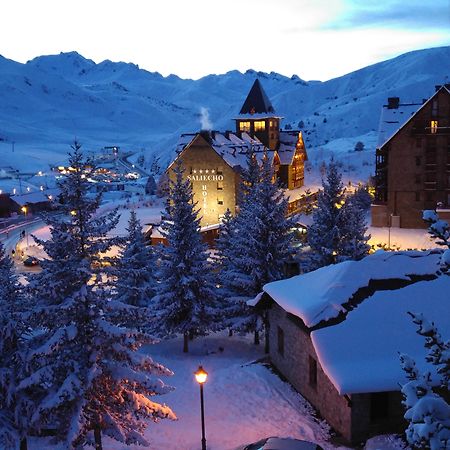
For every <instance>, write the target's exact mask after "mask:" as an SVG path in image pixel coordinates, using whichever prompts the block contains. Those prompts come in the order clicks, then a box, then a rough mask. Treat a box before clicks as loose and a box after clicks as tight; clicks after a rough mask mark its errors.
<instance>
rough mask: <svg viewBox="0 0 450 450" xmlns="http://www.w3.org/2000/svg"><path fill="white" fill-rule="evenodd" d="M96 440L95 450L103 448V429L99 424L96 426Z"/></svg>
mask: <svg viewBox="0 0 450 450" xmlns="http://www.w3.org/2000/svg"><path fill="white" fill-rule="evenodd" d="M94 442H95V450H103V447H102V431H101V429H100V426H99V425H97V426H96V427H95V428H94Z"/></svg>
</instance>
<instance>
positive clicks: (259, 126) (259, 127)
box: [255, 120, 266, 133]
mask: <svg viewBox="0 0 450 450" xmlns="http://www.w3.org/2000/svg"><path fill="white" fill-rule="evenodd" d="M265 129H266V122H265V121H264V120H255V133H257V132H258V131H264V130H265Z"/></svg>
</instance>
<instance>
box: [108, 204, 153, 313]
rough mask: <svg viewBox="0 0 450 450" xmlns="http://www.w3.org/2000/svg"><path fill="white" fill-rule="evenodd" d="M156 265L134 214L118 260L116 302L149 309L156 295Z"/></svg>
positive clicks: (131, 215) (132, 212) (131, 216)
mask: <svg viewBox="0 0 450 450" xmlns="http://www.w3.org/2000/svg"><path fill="white" fill-rule="evenodd" d="M155 264H156V262H155V258H154V255H153V251H152V248H151V247H149V246H147V245H146V242H145V236H144V233H143V232H142V226H141V224H140V222H139V219H138V218H137V216H136V212H135V211H131V214H130V219H129V221H128V228H127V236H126V238H125V246H124V247H123V249H122V250H121V251H120V254H119V260H118V261H117V268H116V282H115V291H116V298H117V300H119V301H121V302H122V303H126V304H128V305H132V306H138V307H145V306H148V305H149V303H150V299H151V298H152V297H153V296H154V295H155V285H156V275H155Z"/></svg>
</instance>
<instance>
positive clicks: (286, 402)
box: [116, 335, 328, 450]
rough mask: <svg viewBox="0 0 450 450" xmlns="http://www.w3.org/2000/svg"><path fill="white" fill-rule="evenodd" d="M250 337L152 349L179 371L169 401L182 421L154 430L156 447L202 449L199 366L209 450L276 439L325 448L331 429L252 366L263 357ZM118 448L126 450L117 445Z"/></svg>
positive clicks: (150, 435) (162, 424) (265, 371)
mask: <svg viewBox="0 0 450 450" xmlns="http://www.w3.org/2000/svg"><path fill="white" fill-rule="evenodd" d="M249 339H250V338H243V337H238V336H234V337H232V338H229V337H227V336H223V335H222V336H214V337H206V338H200V339H197V340H194V341H193V342H191V343H190V344H191V347H192V348H191V349H190V353H189V354H188V355H184V354H183V353H182V352H181V341H179V340H173V341H169V342H166V343H161V344H159V345H157V346H153V347H150V348H149V351H150V353H151V354H152V355H154V358H155V360H157V361H158V362H162V363H164V364H165V365H167V366H168V367H169V368H170V369H172V370H173V371H174V372H175V375H174V376H173V377H172V378H170V379H169V380H168V383H170V384H171V385H173V386H174V387H175V388H176V390H175V391H174V392H173V393H172V394H169V395H167V396H166V398H164V401H166V402H167V404H169V405H170V406H171V407H172V408H173V409H174V411H175V412H176V414H177V416H178V421H176V422H169V421H162V422H160V423H158V424H154V425H153V424H151V425H150V426H149V428H148V431H147V436H148V438H149V440H150V441H151V444H152V445H151V447H152V448H156V449H164V450H194V449H195V450H198V448H199V447H200V437H201V436H200V430H201V427H200V404H199V401H200V395H199V386H198V384H197V383H196V382H195V380H194V375H193V373H194V372H195V370H196V369H197V367H198V365H199V364H202V365H203V367H204V368H205V370H207V371H208V373H209V376H208V381H207V383H206V385H205V388H204V392H205V416H206V439H207V444H208V450H230V449H235V448H237V447H239V446H240V445H242V444H245V443H249V442H253V441H256V440H258V439H261V438H263V437H266V436H273V435H276V436H286V437H288V436H290V437H296V438H300V439H309V440H314V441H317V442H320V443H321V444H322V445H323V442H324V441H325V440H326V439H327V436H328V432H327V426H326V425H325V424H319V423H318V422H317V421H316V420H315V419H314V418H313V417H312V415H311V410H310V408H309V407H308V405H307V404H306V402H305V401H304V400H303V399H302V398H301V397H300V396H299V395H298V394H297V393H295V392H294V391H293V390H292V389H291V388H290V386H289V385H288V384H286V383H284V382H282V381H281V380H280V379H279V378H278V376H276V375H275V374H273V373H271V372H270V371H269V370H268V369H267V368H266V367H265V366H263V365H262V364H260V363H257V364H252V362H253V361H255V360H257V359H259V358H261V357H262V356H263V353H262V348H260V347H255V346H254V345H253V344H252V343H251V342H250V340H249ZM219 348H222V349H223V351H220V349H219ZM161 400H163V398H161ZM325 447H326V445H325ZM116 448H117V449H121V450H122V449H125V447H124V446H117V445H116Z"/></svg>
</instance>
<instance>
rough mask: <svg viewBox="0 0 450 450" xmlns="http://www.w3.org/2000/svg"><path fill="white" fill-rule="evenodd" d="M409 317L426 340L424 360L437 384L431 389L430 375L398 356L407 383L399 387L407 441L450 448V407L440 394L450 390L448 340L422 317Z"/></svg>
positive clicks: (437, 447)
mask: <svg viewBox="0 0 450 450" xmlns="http://www.w3.org/2000/svg"><path fill="white" fill-rule="evenodd" d="M409 314H410V315H411V317H412V318H413V322H414V323H415V324H416V325H417V326H418V331H417V332H418V334H420V335H421V336H423V337H424V338H425V348H427V349H428V355H427V357H426V360H427V362H429V363H430V364H432V365H434V366H435V368H436V372H437V374H438V376H439V379H440V384H439V386H436V387H433V385H432V383H431V375H430V373H429V372H426V373H423V374H421V373H420V372H419V370H418V369H417V367H416V364H415V361H414V360H413V359H412V358H410V357H409V356H408V355H405V354H401V355H400V361H401V365H402V368H403V370H404V371H405V372H406V376H407V378H408V380H409V381H408V382H407V383H406V384H405V385H404V386H403V387H402V394H403V397H404V401H403V404H404V405H405V407H406V413H405V419H406V420H407V421H408V422H409V425H408V428H407V430H406V438H407V440H408V442H409V444H411V445H412V446H414V448H423V449H431V450H440V449H446V448H449V446H450V405H449V404H448V403H447V401H446V400H445V398H444V397H443V396H441V393H442V392H447V393H448V391H449V389H450V341H444V340H443V339H442V337H441V335H440V334H439V332H438V330H437V329H436V327H435V325H434V324H433V323H430V322H428V321H427V320H426V319H425V318H424V317H423V315H422V314H413V313H409Z"/></svg>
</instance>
